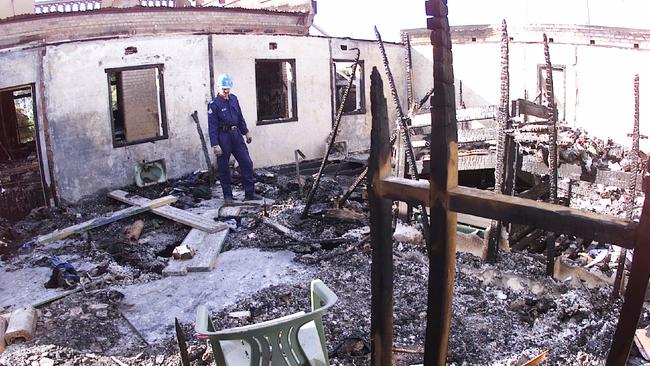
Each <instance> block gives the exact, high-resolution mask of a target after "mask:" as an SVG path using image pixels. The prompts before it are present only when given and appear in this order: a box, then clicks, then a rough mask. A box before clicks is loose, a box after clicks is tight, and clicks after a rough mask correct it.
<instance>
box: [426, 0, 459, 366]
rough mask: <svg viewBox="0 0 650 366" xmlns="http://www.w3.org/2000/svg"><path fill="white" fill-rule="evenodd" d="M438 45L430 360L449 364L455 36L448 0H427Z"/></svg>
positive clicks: (428, 331) (454, 179)
mask: <svg viewBox="0 0 650 366" xmlns="http://www.w3.org/2000/svg"><path fill="white" fill-rule="evenodd" d="M426 10H427V15H428V16H431V17H430V18H427V27H428V28H429V29H430V30H431V45H432V46H433V82H434V84H433V89H434V92H433V96H432V97H431V156H432V157H435V158H432V159H431V160H430V164H431V165H430V171H431V175H430V178H429V179H430V180H429V186H430V188H431V189H430V190H429V200H430V202H431V227H430V231H429V236H430V241H429V245H428V252H429V285H428V299H427V328H426V339H425V349H424V364H425V365H437V366H444V365H445V364H446V359H447V348H448V345H449V328H450V324H451V302H452V297H453V288H454V274H455V266H456V213H454V212H452V211H450V210H449V191H450V190H451V189H454V188H456V186H457V185H458V143H457V141H458V136H457V131H456V128H457V126H456V103H455V90H454V71H453V63H452V53H451V36H450V32H449V21H448V19H447V14H448V12H447V1H446V0H430V1H427V2H426Z"/></svg>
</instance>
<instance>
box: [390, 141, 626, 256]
mask: <svg viewBox="0 0 650 366" xmlns="http://www.w3.org/2000/svg"><path fill="white" fill-rule="evenodd" d="M434 145H435V144H432V147H433V146H434ZM435 160H437V159H434V160H432V161H435ZM378 191H379V192H380V194H381V195H382V197H384V198H390V199H394V200H404V201H407V202H414V203H422V204H424V205H425V206H429V207H430V206H431V205H432V202H433V201H432V199H431V198H428V197H429V196H428V195H429V182H427V181H422V180H419V181H414V180H409V179H403V178H396V177H386V178H384V179H382V181H381V187H379V189H378ZM425 200H427V201H425ZM448 204H449V206H448V209H449V210H451V211H454V212H458V213H465V214H469V215H474V216H480V217H487V218H490V219H495V220H502V221H508V222H511V223H513V224H526V225H531V226H535V227H538V228H540V229H545V230H548V231H553V232H555V233H557V234H570V235H575V236H578V237H589V238H593V239H594V240H596V241H599V242H604V243H611V244H616V245H619V246H622V247H625V248H628V249H630V248H633V246H632V244H633V243H634V235H635V234H634V233H635V230H636V228H637V227H638V224H637V223H635V222H631V221H628V220H624V219H619V218H616V217H612V216H607V215H601V214H597V213H593V212H587V211H582V210H578V209H575V208H569V207H565V206H560V205H554V204H551V203H546V202H537V201H533V200H528V199H524V198H519V197H512V196H506V195H500V194H496V193H494V192H490V191H483V190H480V189H476V188H469V187H463V186H457V187H456V188H453V189H450V190H449V202H448Z"/></svg>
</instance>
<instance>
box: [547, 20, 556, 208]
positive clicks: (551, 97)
mask: <svg viewBox="0 0 650 366" xmlns="http://www.w3.org/2000/svg"><path fill="white" fill-rule="evenodd" d="M544 60H545V61H546V83H545V91H546V107H547V108H548V122H549V123H548V134H549V135H548V167H549V169H550V177H549V178H550V189H551V191H550V194H549V196H550V200H551V203H557V108H556V106H555V94H554V91H553V65H552V64H551V55H550V53H549V50H548V39H547V38H546V33H544Z"/></svg>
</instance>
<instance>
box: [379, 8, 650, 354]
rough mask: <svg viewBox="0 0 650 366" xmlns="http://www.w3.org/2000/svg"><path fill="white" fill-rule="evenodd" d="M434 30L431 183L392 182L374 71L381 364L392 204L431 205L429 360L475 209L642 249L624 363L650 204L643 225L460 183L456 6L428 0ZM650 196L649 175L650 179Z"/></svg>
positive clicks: (632, 284)
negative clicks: (467, 217) (460, 234)
mask: <svg viewBox="0 0 650 366" xmlns="http://www.w3.org/2000/svg"><path fill="white" fill-rule="evenodd" d="M425 3H426V13H427V15H429V16H432V17H430V18H427V25H428V28H429V29H431V30H432V32H431V44H432V46H433V60H434V63H433V80H434V94H433V97H432V98H431V107H432V108H431V111H432V112H431V125H432V128H431V156H432V157H435V158H432V159H431V160H430V165H431V170H430V171H431V175H430V178H429V181H428V182H427V181H422V180H419V181H415V180H408V179H404V178H399V177H391V176H390V171H391V152H390V148H389V144H388V142H389V129H388V118H387V109H386V99H385V97H384V95H383V83H382V81H381V77H380V76H379V73H378V72H377V70H376V68H375V69H373V73H372V75H371V86H370V96H371V110H372V124H373V126H372V131H371V148H370V152H371V155H370V159H369V175H368V185H369V192H368V195H369V201H370V232H371V245H372V250H373V251H372V268H371V275H372V281H371V291H372V300H371V304H372V309H371V326H370V328H371V329H370V331H371V341H372V356H371V357H372V359H371V364H372V365H373V366H379V365H382V366H388V365H393V355H392V346H393V259H392V235H391V234H392V233H391V230H390V212H391V211H390V207H391V205H392V200H400V201H407V202H412V203H415V204H423V205H425V206H427V207H430V208H431V214H430V217H431V225H430V233H429V234H430V242H429V244H428V245H427V249H428V255H429V277H428V300H427V327H426V336H425V349H424V364H425V365H438V366H444V365H445V364H446V359H447V348H448V342H449V334H450V323H451V303H452V296H453V285H454V273H455V252H456V242H455V240H456V239H455V233H456V213H466V214H471V215H476V216H482V217H488V218H491V219H495V220H504V221H508V222H512V223H526V224H531V225H535V226H536V227H539V228H542V229H545V230H549V231H552V232H554V233H566V234H573V235H577V236H590V237H593V238H594V239H595V240H598V241H601V242H608V243H613V244H617V245H620V246H622V247H625V248H629V249H632V248H633V249H635V252H634V259H633V261H632V266H631V271H630V279H629V283H628V286H627V289H626V293H625V301H624V303H623V305H622V309H621V312H620V314H621V315H620V318H619V321H618V325H617V329H616V332H615V334H614V337H613V341H612V346H611V348H610V350H609V354H608V357H607V365H608V366H615V365H621V366H622V365H624V364H625V362H626V360H627V357H628V354H629V351H630V348H631V346H632V342H633V337H634V332H635V330H636V326H637V323H638V320H639V315H640V313H641V310H642V307H643V301H644V298H645V292H646V287H647V284H648V276H649V275H650V266H648V265H647V264H648V263H649V262H650V243H648V241H650V200H646V201H645V203H644V206H643V211H642V213H641V218H640V221H639V223H638V224H637V223H634V222H631V221H628V220H621V219H618V218H614V217H610V216H605V215H600V214H595V213H591V212H584V211H580V210H577V209H571V208H568V207H564V206H558V205H555V204H550V203H544V202H531V201H530V200H526V199H522V198H518V197H511V196H506V195H500V194H496V193H493V192H488V191H482V190H479V189H474V188H468V187H462V186H458V169H457V167H458V147H457V130H456V129H457V126H456V116H455V100H454V99H455V92H454V75H453V66H452V53H451V37H450V32H449V23H448V20H447V1H446V0H430V1H426V2H425ZM644 190H645V191H650V177H645V178H644Z"/></svg>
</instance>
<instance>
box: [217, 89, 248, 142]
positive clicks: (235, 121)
mask: <svg viewBox="0 0 650 366" xmlns="http://www.w3.org/2000/svg"><path fill="white" fill-rule="evenodd" d="M227 126H237V128H238V129H239V132H240V133H241V134H242V135H245V134H247V133H248V127H246V121H245V120H244V116H243V115H242V113H241V107H240V106H239V101H238V100H237V97H236V96H235V95H234V94H229V95H228V99H227V100H226V99H224V98H223V96H221V95H217V96H216V97H214V99H212V101H211V102H210V103H208V132H209V134H210V145H211V146H215V145H217V144H218V143H219V138H218V134H219V131H220V130H221V129H222V128H224V127H227Z"/></svg>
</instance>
